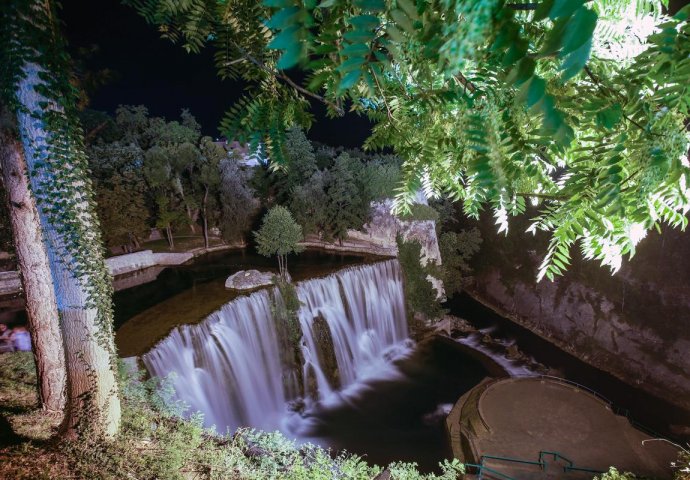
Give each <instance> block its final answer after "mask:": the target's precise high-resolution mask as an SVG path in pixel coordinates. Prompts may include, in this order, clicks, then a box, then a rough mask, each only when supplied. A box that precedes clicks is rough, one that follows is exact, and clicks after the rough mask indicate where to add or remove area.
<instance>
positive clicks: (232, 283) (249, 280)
mask: <svg viewBox="0 0 690 480" xmlns="http://www.w3.org/2000/svg"><path fill="white" fill-rule="evenodd" d="M273 277H274V274H273V273H271V272H260V271H258V270H240V271H239V272H237V273H234V274H232V275H230V276H229V277H228V279H227V280H225V288H230V289H232V290H253V289H255V288H259V287H265V286H267V285H271V284H272V283H273Z"/></svg>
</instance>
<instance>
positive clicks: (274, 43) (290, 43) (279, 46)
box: [268, 25, 300, 50]
mask: <svg viewBox="0 0 690 480" xmlns="http://www.w3.org/2000/svg"><path fill="white" fill-rule="evenodd" d="M299 29H300V27H299V25H293V26H291V27H288V28H286V29H285V30H283V31H281V32H280V33H279V34H278V35H276V36H275V37H274V38H273V40H271V43H269V44H268V48H272V49H275V50H288V49H294V48H295V46H299V45H300V41H299V38H298V35H297V33H298V32H299Z"/></svg>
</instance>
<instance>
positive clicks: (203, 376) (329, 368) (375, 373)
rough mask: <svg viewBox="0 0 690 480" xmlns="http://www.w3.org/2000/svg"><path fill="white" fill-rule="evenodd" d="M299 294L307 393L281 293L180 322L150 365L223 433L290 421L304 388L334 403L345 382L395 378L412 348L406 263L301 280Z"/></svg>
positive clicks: (152, 355) (247, 299) (236, 302)
mask: <svg viewBox="0 0 690 480" xmlns="http://www.w3.org/2000/svg"><path fill="white" fill-rule="evenodd" d="M297 295H298V297H299V299H300V301H301V303H302V306H301V308H300V310H299V314H298V315H299V323H300V328H301V331H302V341H301V354H302V358H303V365H302V384H303V385H304V387H303V391H301V392H300V391H299V388H297V387H296V384H297V383H299V382H298V381H297V380H296V379H295V378H294V375H292V374H291V373H290V371H289V369H288V368H287V367H286V365H285V361H284V357H285V355H284V353H285V351H284V350H285V345H284V342H283V341H282V340H281V338H282V335H281V333H280V332H281V331H280V328H282V326H280V325H278V324H277V322H276V321H275V320H274V316H273V309H272V307H273V306H274V302H275V303H277V304H278V306H280V304H281V303H282V301H283V299H282V298H281V297H280V293H279V291H278V290H277V289H275V290H273V292H269V291H266V290H263V291H259V292H256V293H252V294H251V295H249V296H246V297H240V298H238V299H236V300H233V301H232V302H230V303H228V304H226V305H225V306H223V308H221V310H219V311H217V312H215V313H213V314H212V315H210V316H209V317H208V318H207V319H206V320H204V321H203V322H201V323H200V324H198V325H185V326H182V327H178V328H176V329H175V330H174V331H173V332H172V333H171V334H170V335H169V336H168V337H167V338H166V339H164V340H163V341H161V342H160V343H159V344H158V345H156V346H155V347H154V348H153V349H152V350H151V351H150V352H149V353H147V354H146V355H144V356H143V360H144V364H145V365H146V367H147V369H148V370H149V372H150V373H151V374H152V375H156V376H159V377H164V376H167V375H169V374H171V373H173V372H174V375H173V382H174V386H175V389H176V392H177V395H178V397H179V398H180V399H181V400H183V401H184V402H186V403H187V404H189V406H190V411H192V412H194V411H200V412H202V413H204V415H205V423H206V425H216V427H217V428H218V430H219V431H221V432H223V431H225V430H226V429H227V430H229V431H234V430H235V429H236V428H237V427H240V426H250V427H256V428H261V429H267V430H272V429H275V428H279V427H281V426H282V425H283V420H284V419H285V415H286V413H287V410H288V409H287V402H288V401H289V400H291V399H292V397H294V396H295V395H296V394H297V392H299V393H301V394H303V395H304V396H305V397H312V398H311V400H316V401H321V402H323V401H328V400H333V399H334V398H337V395H334V393H335V392H336V391H337V389H338V388H340V389H341V390H342V389H352V388H356V386H357V384H358V383H359V382H361V381H362V380H363V379H366V378H371V377H381V376H390V375H392V374H393V372H394V368H392V367H391V363H390V361H391V358H392V357H398V356H400V355H402V354H404V353H407V352H408V351H409V346H407V342H408V340H407V338H408V332H407V321H406V316H405V307H404V296H403V285H402V277H401V273H400V266H399V264H398V262H397V260H389V261H385V262H380V263H376V264H373V265H366V266H360V267H354V268H349V269H346V270H343V271H340V272H338V273H335V274H332V275H329V276H327V277H324V278H319V279H313V280H308V281H305V282H301V283H299V284H297ZM272 299H273V300H272ZM324 326H325V328H324ZM281 354H282V355H281ZM329 359H330V361H329ZM310 383H311V384H314V385H315V388H313V389H312V388H310V387H309V384H310ZM308 403H310V402H308Z"/></svg>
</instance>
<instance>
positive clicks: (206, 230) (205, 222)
mask: <svg viewBox="0 0 690 480" xmlns="http://www.w3.org/2000/svg"><path fill="white" fill-rule="evenodd" d="M206 202H208V187H206V191H205V192H204V201H203V204H202V205H203V211H204V213H203V215H204V246H205V247H206V248H208V218H206Z"/></svg>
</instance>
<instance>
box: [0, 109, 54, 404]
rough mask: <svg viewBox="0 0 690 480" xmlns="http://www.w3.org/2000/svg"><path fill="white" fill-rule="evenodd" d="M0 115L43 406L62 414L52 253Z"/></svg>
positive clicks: (7, 123) (1, 162)
mask: <svg viewBox="0 0 690 480" xmlns="http://www.w3.org/2000/svg"><path fill="white" fill-rule="evenodd" d="M0 115H1V116H2V121H1V122H0V167H2V178H3V182H4V185H5V190H6V191H7V203H8V210H9V214H10V222H11V224H12V236H13V240H14V245H15V248H16V251H17V260H18V263H19V272H20V276H21V281H22V288H23V290H24V297H25V299H26V313H27V318H28V322H29V332H30V334H31V343H32V348H33V354H34V360H35V363H36V375H37V380H38V393H39V399H40V402H41V407H42V408H43V409H45V410H47V411H50V412H60V413H62V411H63V409H64V406H65V383H66V375H67V374H66V371H65V353H64V349H63V342H62V333H61V331H60V321H59V316H58V311H57V305H56V302H55V291H54V290H53V283H52V276H51V273H50V265H49V263H48V255H47V253H46V249H45V245H44V243H43V238H42V234H41V225H40V223H39V219H38V211H37V210H36V202H35V199H34V197H33V196H32V195H31V193H30V191H29V179H28V176H27V169H26V161H25V159H24V152H23V148H22V145H21V143H20V142H19V141H18V140H17V138H16V136H15V133H14V128H13V122H12V121H11V120H10V116H9V114H8V112H6V111H5V110H4V108H3V107H2V106H0Z"/></svg>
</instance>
